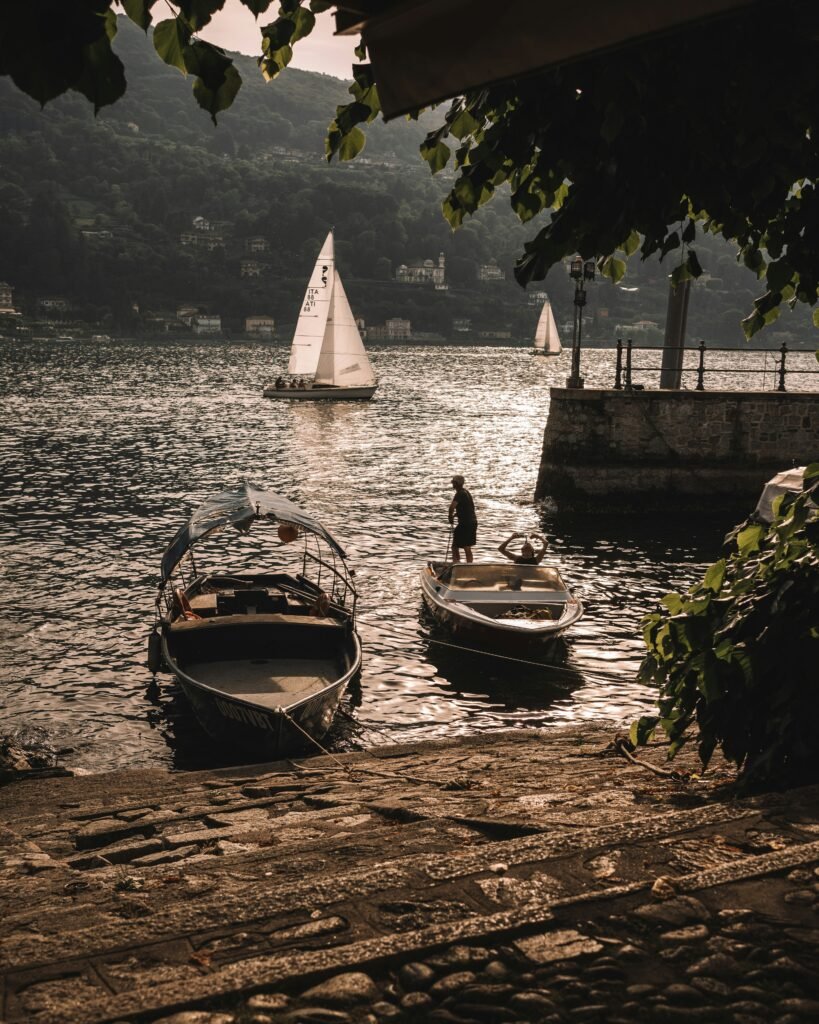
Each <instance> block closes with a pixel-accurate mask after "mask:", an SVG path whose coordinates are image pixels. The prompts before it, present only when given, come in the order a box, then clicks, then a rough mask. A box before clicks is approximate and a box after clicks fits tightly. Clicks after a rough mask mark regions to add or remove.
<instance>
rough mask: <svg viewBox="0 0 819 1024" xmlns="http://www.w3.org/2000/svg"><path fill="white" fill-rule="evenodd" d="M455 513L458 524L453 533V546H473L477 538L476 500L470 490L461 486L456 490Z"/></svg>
mask: <svg viewBox="0 0 819 1024" xmlns="http://www.w3.org/2000/svg"><path fill="white" fill-rule="evenodd" d="M454 501H455V515H456V516H457V518H458V525H457V526H456V527H455V530H454V532H453V534H452V546H453V547H456V548H471V547H472V545H473V544H474V543H475V541H476V539H477V529H478V517H477V516H476V515H475V502H474V501H473V500H472V495H471V494H470V493H469V491H467V490H465V489H464V488H461V490H460V491H456V492H455V498H454Z"/></svg>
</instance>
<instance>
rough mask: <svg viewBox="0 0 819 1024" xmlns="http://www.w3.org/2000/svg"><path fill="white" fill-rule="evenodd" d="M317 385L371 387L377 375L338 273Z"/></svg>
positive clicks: (335, 279)
mask: <svg viewBox="0 0 819 1024" xmlns="http://www.w3.org/2000/svg"><path fill="white" fill-rule="evenodd" d="M315 383H316V384H325V385H328V384H329V385H335V386H343V387H370V386H371V385H373V384H375V374H374V373H373V370H372V367H371V366H370V360H369V359H368V358H367V353H366V351H365V350H364V342H363V341H362V340H361V335H360V334H359V331H358V327H357V326H356V322H355V318H354V317H353V311H352V310H351V309H350V303H349V302H348V301H347V295H346V293H345V291H344V285H343V284H342V283H341V277H340V275H339V273H338V271H337V270H336V271H335V272H334V278H333V290H332V296H331V299H330V312H329V315H328V317H327V323H326V326H325V328H324V338H323V340H322V344H321V354H320V355H319V360H318V366H317V367H316V379H315Z"/></svg>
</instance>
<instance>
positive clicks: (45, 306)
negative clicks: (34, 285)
mask: <svg viewBox="0 0 819 1024" xmlns="http://www.w3.org/2000/svg"><path fill="white" fill-rule="evenodd" d="M69 309H71V303H70V302H69V301H68V299H64V298H63V297H62V296H61V295H44V296H42V298H39V299H37V313H38V314H39V315H40V316H43V317H45V318H47V319H48V318H51V317H53V316H54V315H55V314H56V313H67V312H68V311H69Z"/></svg>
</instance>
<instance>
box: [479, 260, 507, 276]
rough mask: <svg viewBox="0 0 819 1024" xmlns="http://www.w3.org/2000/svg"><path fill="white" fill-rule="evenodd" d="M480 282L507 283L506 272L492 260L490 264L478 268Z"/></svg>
mask: <svg viewBox="0 0 819 1024" xmlns="http://www.w3.org/2000/svg"><path fill="white" fill-rule="evenodd" d="M478 280H479V281H505V280H506V271H505V270H501V268H500V267H499V266H498V264H497V262H496V261H495V260H490V261H489V262H488V263H482V264H481V265H480V266H479V267H478Z"/></svg>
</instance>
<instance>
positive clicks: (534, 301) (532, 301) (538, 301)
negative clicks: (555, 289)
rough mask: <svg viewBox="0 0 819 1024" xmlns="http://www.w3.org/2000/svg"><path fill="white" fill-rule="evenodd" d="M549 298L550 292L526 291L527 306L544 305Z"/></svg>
mask: <svg viewBox="0 0 819 1024" xmlns="http://www.w3.org/2000/svg"><path fill="white" fill-rule="evenodd" d="M548 298H549V293H548V292H544V291H541V290H538V291H534V292H530V291H527V292H526V305H527V306H542V305H543V303H544V302H545V301H546V300H547V299H548Z"/></svg>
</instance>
